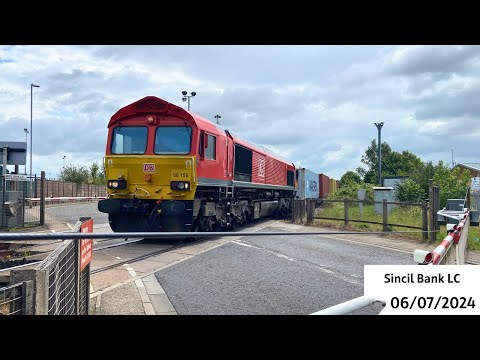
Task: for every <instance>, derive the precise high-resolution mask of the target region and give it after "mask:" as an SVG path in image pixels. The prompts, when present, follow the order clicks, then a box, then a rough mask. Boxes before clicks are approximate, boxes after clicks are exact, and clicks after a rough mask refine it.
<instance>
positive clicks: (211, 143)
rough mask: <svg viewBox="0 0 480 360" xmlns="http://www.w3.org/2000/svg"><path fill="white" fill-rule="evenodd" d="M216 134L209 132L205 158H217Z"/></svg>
mask: <svg viewBox="0 0 480 360" xmlns="http://www.w3.org/2000/svg"><path fill="white" fill-rule="evenodd" d="M215 140H216V139H215V136H213V135H210V134H207V146H206V149H205V158H206V159H210V160H215V159H216V158H217V157H216V147H215Z"/></svg>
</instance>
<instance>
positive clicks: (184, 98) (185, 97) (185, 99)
mask: <svg viewBox="0 0 480 360" xmlns="http://www.w3.org/2000/svg"><path fill="white" fill-rule="evenodd" d="M190 94H191V95H187V92H186V91H182V95H183V98H182V100H183V101H187V100H188V111H190V98H191V97H194V96H195V95H197V93H196V92H195V91H192V92H191V93H190Z"/></svg>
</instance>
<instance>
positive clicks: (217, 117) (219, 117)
mask: <svg viewBox="0 0 480 360" xmlns="http://www.w3.org/2000/svg"><path fill="white" fill-rule="evenodd" d="M214 118H215V119H217V124H218V125H220V120H218V119H221V118H222V117H221V116H220V115H218V114H217V115H215V116H214Z"/></svg>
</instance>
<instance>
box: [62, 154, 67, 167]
mask: <svg viewBox="0 0 480 360" xmlns="http://www.w3.org/2000/svg"><path fill="white" fill-rule="evenodd" d="M66 157H67V155H63V158H62V159H63V168H64V169H65V158H66Z"/></svg>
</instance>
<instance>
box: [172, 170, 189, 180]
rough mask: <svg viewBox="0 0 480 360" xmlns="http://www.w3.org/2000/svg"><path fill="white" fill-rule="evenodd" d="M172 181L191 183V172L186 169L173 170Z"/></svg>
mask: <svg viewBox="0 0 480 360" xmlns="http://www.w3.org/2000/svg"><path fill="white" fill-rule="evenodd" d="M171 180H172V181H176V180H185V181H190V171H189V170H185V169H172V173H171Z"/></svg>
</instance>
